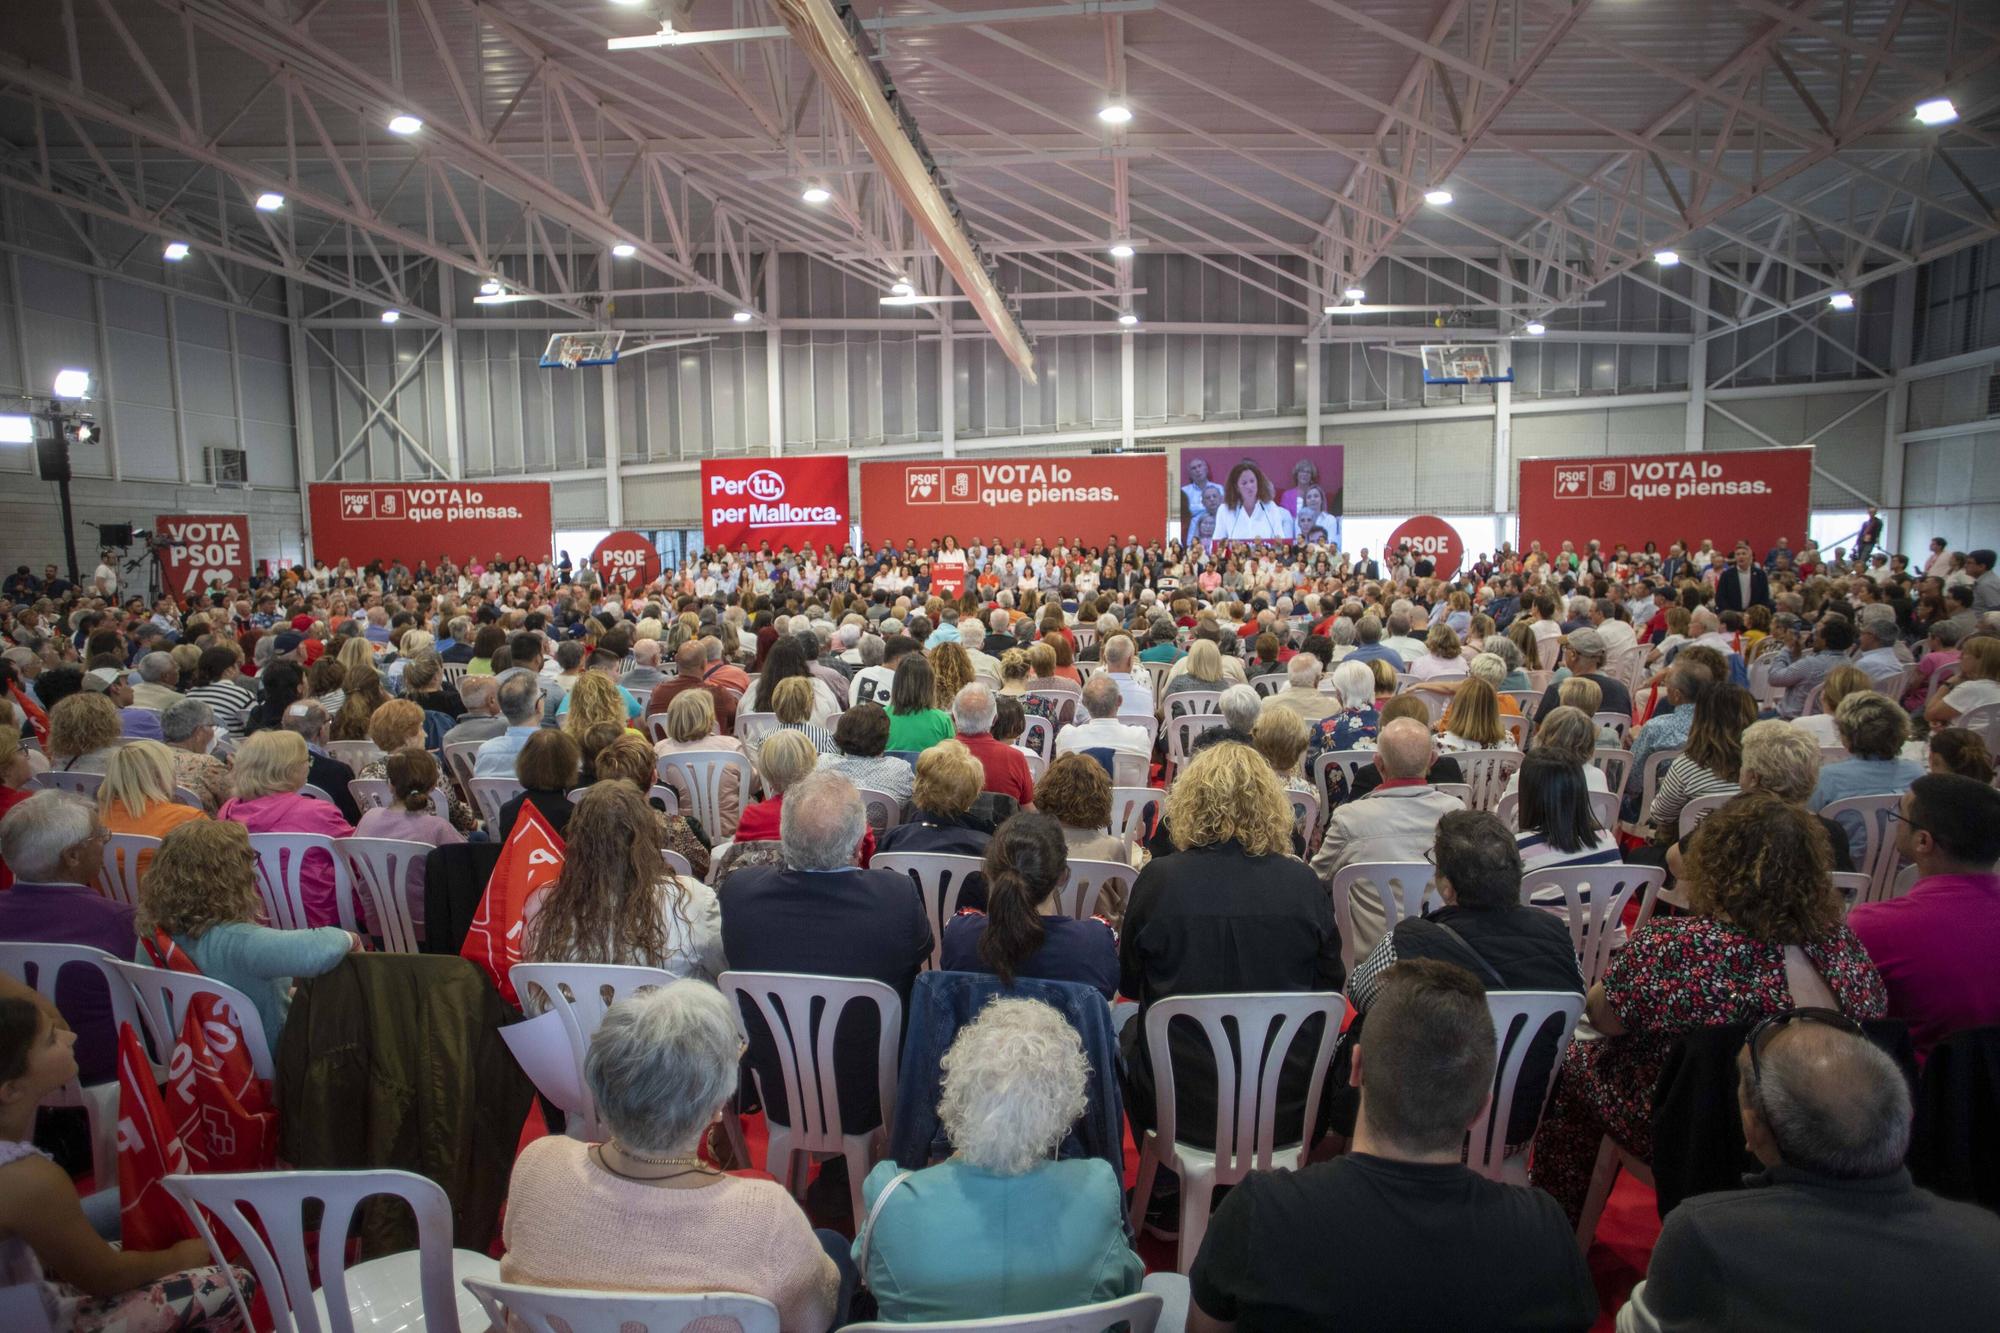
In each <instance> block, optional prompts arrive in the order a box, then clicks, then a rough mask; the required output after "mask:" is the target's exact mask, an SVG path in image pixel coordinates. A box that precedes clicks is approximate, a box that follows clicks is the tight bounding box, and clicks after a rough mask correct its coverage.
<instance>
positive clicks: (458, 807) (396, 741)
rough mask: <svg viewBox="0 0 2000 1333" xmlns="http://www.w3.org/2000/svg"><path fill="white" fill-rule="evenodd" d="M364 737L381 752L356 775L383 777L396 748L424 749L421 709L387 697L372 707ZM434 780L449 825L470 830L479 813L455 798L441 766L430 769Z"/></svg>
mask: <svg viewBox="0 0 2000 1333" xmlns="http://www.w3.org/2000/svg"><path fill="white" fill-rule="evenodd" d="M368 739H369V740H370V741H371V742H373V743H374V746H375V748H376V749H378V750H380V751H381V752H382V757H381V758H379V759H371V760H369V761H368V762H367V763H365V764H363V765H362V766H361V771H360V772H359V773H356V774H355V775H354V776H355V777H357V778H387V777H388V776H389V767H388V759H389V756H390V755H392V754H395V753H397V752H398V751H400V750H415V751H418V752H422V751H423V748H424V710H423V709H421V708H419V707H417V705H415V704H413V703H411V702H410V701H409V700H408V699H391V700H389V701H388V702H387V703H385V704H383V705H382V706H381V707H380V708H378V709H376V710H375V716H374V717H372V718H370V719H369V721H368ZM434 771H435V772H436V773H437V781H436V782H435V783H433V784H432V785H433V788H434V789H435V790H437V791H441V792H443V793H444V796H445V807H446V809H447V810H448V811H449V812H450V813H449V815H448V816H447V817H448V818H449V819H450V820H451V826H452V827H453V828H455V829H457V830H458V831H459V832H460V833H470V832H472V830H474V829H476V828H478V827H479V816H478V814H477V813H475V812H474V811H473V809H472V807H470V806H468V805H467V804H466V803H465V802H464V801H463V800H461V799H460V798H459V795H458V788H457V787H456V786H455V785H453V783H452V782H451V780H450V779H449V778H448V777H447V776H446V774H445V772H444V770H443V768H442V767H438V768H436V769H435V770H434Z"/></svg>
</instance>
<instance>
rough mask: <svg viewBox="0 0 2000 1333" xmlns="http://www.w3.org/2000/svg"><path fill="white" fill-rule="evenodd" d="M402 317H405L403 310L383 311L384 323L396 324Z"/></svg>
mask: <svg viewBox="0 0 2000 1333" xmlns="http://www.w3.org/2000/svg"><path fill="white" fill-rule="evenodd" d="M402 317H403V312H402V311H400V310H384V311H383V312H382V322H383V323H384V324H394V323H395V322H396V321H397V320H399V319H401V318H402Z"/></svg>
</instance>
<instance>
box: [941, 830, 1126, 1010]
mask: <svg viewBox="0 0 2000 1333" xmlns="http://www.w3.org/2000/svg"><path fill="white" fill-rule="evenodd" d="M1068 868H1069V852H1068V849H1067V846H1066V845H1065V842H1064V834H1063V829H1062V828H1061V826H1060V825H1058V824H1057V823H1056V821H1055V820H1053V819H1051V818H1049V817H1048V816H1046V815H1043V814H1038V813H1035V812H1033V811H1024V812H1023V813H1021V814H1017V815H1014V816H1013V817H1012V818H1010V819H1008V820H1007V822H1006V823H1004V824H1002V825H1001V826H1000V827H999V828H998V829H996V830H995V831H994V833H993V840H992V841H991V842H989V843H987V845H986V867H985V871H984V878H985V881H986V906H985V909H984V910H983V911H976V910H967V911H965V912H961V913H960V914H959V915H957V916H955V917H953V918H952V919H951V920H950V921H948V922H946V923H945V929H944V944H943V950H944V952H943V962H942V964H941V966H943V968H944V969H945V970H946V971H947V972H987V973H991V974H993V975H994V976H997V977H999V978H1000V980H1001V982H1002V983H1003V984H1005V985H1009V986H1011V985H1013V984H1014V978H1015V977H1017V976H1020V977H1038V978H1041V979H1042V980H1045V981H1075V982H1080V983H1082V984H1084V985H1087V986H1095V987H1096V988H1097V989H1098V990H1099V991H1100V992H1102V993H1103V995H1104V998H1105V1000H1106V1001H1107V1002H1108V1001H1111V1000H1114V999H1116V998H1117V996H1118V936H1117V934H1116V933H1115V932H1114V931H1113V930H1112V928H1111V923H1110V922H1109V921H1107V920H1104V919H1103V918H1101V917H1097V916H1091V917H1087V918H1085V919H1083V920H1081V921H1079V920H1077V919H1076V918H1074V917H1072V916H1070V915H1069V914H1068V913H1067V912H1065V911H1063V910H1062V887H1063V880H1064V877H1065V872H1066V871H1067V870H1068Z"/></svg>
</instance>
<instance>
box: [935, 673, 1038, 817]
mask: <svg viewBox="0 0 2000 1333" xmlns="http://www.w3.org/2000/svg"><path fill="white" fill-rule="evenodd" d="M997 712H998V707H997V705H996V704H995V703H994V700H993V687H992V686H990V685H988V684H986V682H984V681H979V680H975V681H973V682H972V683H971V684H969V685H966V686H963V687H961V688H960V689H959V691H958V694H957V695H956V696H955V697H954V698H953V699H952V701H951V724H952V727H953V728H954V729H955V730H956V731H957V733H958V739H959V741H960V742H961V743H963V744H964V746H965V748H966V749H968V750H970V751H972V757H973V758H974V759H977V760H978V761H979V766H980V767H981V768H982V769H984V770H985V771H986V777H985V779H984V780H983V781H982V782H981V783H980V784H979V789H980V790H981V791H990V792H998V793H999V794H1000V795H1002V796H1011V797H1013V798H1014V802H1015V804H1017V805H1019V806H1020V807H1021V808H1022V809H1023V810H1027V809H1031V808H1033V806H1034V804H1035V779H1034V776H1033V775H1032V774H1030V773H1029V772H1028V757H1027V756H1026V755H1025V754H1023V753H1022V752H1021V751H1019V750H1017V749H1015V748H1014V747H1013V746H1011V745H1009V744H1007V743H1006V742H1005V741H996V740H994V739H993V719H994V716H995V715H996V713H997Z"/></svg>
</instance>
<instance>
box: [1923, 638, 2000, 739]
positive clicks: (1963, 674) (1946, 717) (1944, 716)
mask: <svg viewBox="0 0 2000 1333" xmlns="http://www.w3.org/2000/svg"><path fill="white" fill-rule="evenodd" d="M1944 670H1946V671H1948V672H1949V671H1951V668H1949V667H1946V668H1944ZM1947 679H1948V680H1949V681H1950V682H1951V687H1950V688H1949V689H1944V690H1939V691H1938V692H1937V693H1936V694H1934V695H1932V696H1931V700H1930V702H1929V703H1928V704H1926V705H1925V706H1924V718H1925V720H1926V721H1928V722H1930V723H1931V724H1932V725H1933V726H1940V727H1948V726H1951V725H1952V724H1953V723H1954V722H1956V721H1957V720H1958V716H1959V714H1961V713H1969V712H1971V711H1972V710H1973V709H1975V708H1980V707H1983V706H1984V705H1986V704H1991V703H2000V639H1995V638H1991V637H1989V636H1987V635H1979V636H1977V637H1975V638H1970V639H1967V640H1965V643H1964V646H1963V648H1961V649H1960V651H1959V655H1958V669H1957V671H1956V672H1955V673H1953V674H1951V675H1949V676H1948V677H1947Z"/></svg>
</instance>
